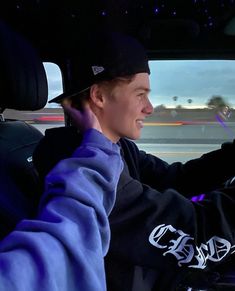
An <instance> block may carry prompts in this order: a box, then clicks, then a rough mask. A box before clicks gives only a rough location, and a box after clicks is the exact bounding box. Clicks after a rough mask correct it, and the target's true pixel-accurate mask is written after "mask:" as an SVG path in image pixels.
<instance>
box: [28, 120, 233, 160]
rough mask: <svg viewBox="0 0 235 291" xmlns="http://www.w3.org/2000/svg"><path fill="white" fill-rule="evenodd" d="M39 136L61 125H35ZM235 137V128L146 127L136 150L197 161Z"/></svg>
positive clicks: (204, 125) (165, 157)
mask: <svg viewBox="0 0 235 291" xmlns="http://www.w3.org/2000/svg"><path fill="white" fill-rule="evenodd" d="M34 126H35V127H36V128H38V129H39V130H40V131H41V132H42V133H44V132H45V130H46V129H47V128H52V127H56V126H63V123H43V124H34ZM233 136H235V124H234V123H233V124H230V125H229V127H226V128H224V127H222V126H221V125H220V124H216V123H214V124H203V125H178V126H176V125H155V126H153V125H149V126H148V125H147V126H145V127H144V128H143V130H142V135H141V139H139V140H138V141H136V143H137V145H138V147H139V148H140V149H141V150H144V151H146V152H148V153H151V154H154V155H156V156H158V157H159V158H161V159H163V160H165V161H167V162H169V163H172V162H176V161H181V162H186V161H187V160H190V159H193V158H197V157H200V156H201V155H202V154H204V153H206V152H209V151H212V150H215V149H218V148H220V146H221V143H223V142H225V141H231V140H232V139H233Z"/></svg>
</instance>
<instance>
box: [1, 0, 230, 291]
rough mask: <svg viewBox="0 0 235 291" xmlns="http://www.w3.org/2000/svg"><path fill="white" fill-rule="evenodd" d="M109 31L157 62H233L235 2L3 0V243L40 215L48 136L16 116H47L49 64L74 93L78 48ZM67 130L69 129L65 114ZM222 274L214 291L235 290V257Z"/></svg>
mask: <svg viewBox="0 0 235 291" xmlns="http://www.w3.org/2000/svg"><path fill="white" fill-rule="evenodd" d="M104 26H107V27H109V28H111V29H113V30H117V31H121V32H124V33H127V34H130V35H132V36H134V37H136V38H137V39H138V40H139V41H140V42H141V43H142V44H143V45H144V46H145V47H146V49H147V53H148V56H149V59H150V60H152V61H155V60H158V61H162V60H194V61H199V60H214V59H216V60H234V59H235V1H233V0H214V1H209V0H208V1H207V0H190V1H181V0H178V1H177V0H172V1H167V0H158V1H157V0H155V1H154V0H125V1H124V0H110V1H108V0H99V1H91V0H87V1H81V0H77V1H73V0H67V1H64V0H62V1H54V0H51V1H46V0H31V1H27V0H20V1H19V0H9V1H6V3H4V5H2V7H1V10H0V117H1V118H0V222H1V223H0V237H1V238H3V237H4V236H5V235H6V234H7V233H9V232H10V231H11V230H12V229H13V228H14V226H15V225H16V223H17V222H18V221H20V220H21V219H24V218H30V217H33V216H34V215H35V212H36V209H37V205H38V201H39V198H40V194H41V191H42V190H41V186H40V184H39V181H38V176H37V171H36V169H35V168H34V166H33V163H32V155H33V152H34V149H35V147H36V145H37V144H38V142H39V141H40V139H41V138H42V137H43V135H44V133H43V132H42V131H40V130H39V129H38V128H36V127H35V126H34V124H32V123H31V122H29V121H28V120H26V119H25V120H24V119H22V118H18V114H19V113H20V112H28V113H29V112H32V113H33V112H47V111H46V110H47V108H46V104H47V101H48V77H47V74H46V71H45V67H44V63H46V62H50V63H53V64H56V65H57V66H58V67H59V69H60V71H61V76H62V86H63V90H66V89H69V88H70V86H71V83H72V80H73V66H74V64H73V59H74V58H75V57H76V50H77V49H78V48H79V44H80V43H81V42H82V41H83V38H84V37H85V36H86V34H87V33H88V32H89V31H92V30H94V29H95V28H97V27H104ZM230 77H231V82H232V81H234V80H235V79H234V76H230ZM169 82H170V80H169ZM234 84H235V83H234ZM233 86H234V85H233ZM233 98H234V102H235V87H234V93H233ZM175 100H176V98H175ZM188 100H190V99H188ZM188 103H191V101H190V102H189V101H188ZM9 109H10V110H12V111H11V112H12V116H11V115H10V114H9V113H7V114H5V113H6V112H7V110H9ZM233 109H234V108H232V106H231V111H232V112H233ZM43 110H45V111H43ZM150 121H151V120H150ZM63 125H65V126H69V125H70V120H69V118H68V117H67V116H65V117H64V119H63V122H62V123H60V124H59V126H63ZM50 126H51V127H53V126H54V124H53V123H52V125H50ZM48 127H49V126H48ZM3 205H4V206H3ZM218 272H219V273H220V275H221V279H220V281H219V282H218V287H217V289H216V290H235V267H234V255H233V257H232V258H231V259H230V260H229V261H228V262H226V263H225V264H224V265H222V266H220V267H219V268H218ZM143 291H144V290H143Z"/></svg>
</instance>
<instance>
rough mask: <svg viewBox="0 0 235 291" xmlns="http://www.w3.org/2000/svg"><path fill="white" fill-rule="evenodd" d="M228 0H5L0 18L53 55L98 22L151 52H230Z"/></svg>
mask: <svg viewBox="0 0 235 291" xmlns="http://www.w3.org/2000/svg"><path fill="white" fill-rule="evenodd" d="M234 17H235V1H234V0H220V1H218V0H187V1H186V0H178V1H177V0H175V1H174V0H172V1H170V0H165V1H164V0H85V1H80V0H60V1H54V0H52V1H50V0H21V1H20V0H18V1H16V0H14V1H13V0H8V1H5V4H4V5H2V7H1V10H0V19H2V20H4V21H5V22H6V23H8V24H9V25H10V26H11V27H13V29H15V30H17V31H19V32H20V33H22V34H23V35H25V37H26V38H28V39H29V40H30V42H31V43H32V44H33V45H34V46H35V47H36V48H37V49H38V51H39V53H40V55H41V57H42V58H43V60H46V61H53V60H59V59H62V58H65V57H67V56H69V54H72V53H74V51H76V47H77V46H79V43H81V42H82V40H83V37H84V35H86V33H87V32H89V31H90V30H93V29H95V28H97V27H99V26H107V27H109V28H112V29H114V30H119V31H124V32H126V33H129V34H131V35H133V36H135V37H137V38H138V39H139V40H140V41H141V42H142V43H143V44H144V45H145V46H146V48H147V49H148V53H149V56H150V57H152V58H159V59H161V58H168V59H169V58H215V57H217V58H234V56H235V24H234V23H233V21H234Z"/></svg>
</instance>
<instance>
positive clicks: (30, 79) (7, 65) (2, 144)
mask: <svg viewBox="0 0 235 291" xmlns="http://www.w3.org/2000/svg"><path fill="white" fill-rule="evenodd" d="M47 96H48V86H47V79H46V73H45V70H44V67H43V63H42V61H41V60H40V58H39V56H38V54H37V53H36V51H35V50H34V48H33V47H32V46H31V45H30V43H28V41H27V40H26V39H24V38H23V37H21V35H19V34H18V33H16V32H14V31H13V30H12V29H11V28H10V27H8V26H7V25H6V24H5V23H3V22H1V21H0V238H2V237H3V236H5V235H6V234H7V233H8V232H9V231H11V230H12V228H14V226H15V224H16V223H17V222H18V221H19V220H21V219H22V218H25V217H31V216H33V215H34V213H35V211H36V206H37V203H38V196H39V192H38V191H39V190H38V186H37V185H38V179H37V172H36V171H35V169H34V167H33V163H32V153H33V151H34V148H35V146H36V145H37V143H38V142H39V140H40V139H41V138H42V136H43V134H42V133H41V132H40V131H39V130H37V129H36V128H34V127H33V126H32V125H29V124H27V123H26V122H24V121H19V120H9V119H4V110H6V109H15V110H37V109H41V108H43V107H44V106H45V104H46V102H47Z"/></svg>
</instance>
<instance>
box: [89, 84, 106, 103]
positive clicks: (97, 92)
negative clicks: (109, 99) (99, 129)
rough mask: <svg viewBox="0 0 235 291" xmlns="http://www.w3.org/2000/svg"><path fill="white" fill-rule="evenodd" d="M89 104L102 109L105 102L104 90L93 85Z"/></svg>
mask: <svg viewBox="0 0 235 291" xmlns="http://www.w3.org/2000/svg"><path fill="white" fill-rule="evenodd" d="M90 99H91V102H92V103H93V104H94V105H96V106H97V107H98V108H103V105H104V102H105V96H104V90H102V88H101V86H99V85H98V84H94V85H92V86H91V89H90Z"/></svg>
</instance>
